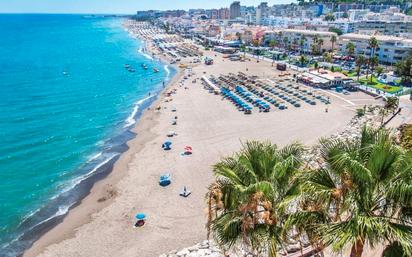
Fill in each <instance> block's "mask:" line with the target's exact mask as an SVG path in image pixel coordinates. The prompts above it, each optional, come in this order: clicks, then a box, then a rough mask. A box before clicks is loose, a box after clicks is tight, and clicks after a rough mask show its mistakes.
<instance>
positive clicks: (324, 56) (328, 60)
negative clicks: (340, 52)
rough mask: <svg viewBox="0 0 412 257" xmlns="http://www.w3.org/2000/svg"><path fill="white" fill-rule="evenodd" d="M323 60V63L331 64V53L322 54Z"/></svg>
mask: <svg viewBox="0 0 412 257" xmlns="http://www.w3.org/2000/svg"><path fill="white" fill-rule="evenodd" d="M323 59H324V60H325V62H332V61H333V56H332V54H331V53H324V54H323Z"/></svg>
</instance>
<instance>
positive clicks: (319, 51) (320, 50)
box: [318, 38, 323, 53]
mask: <svg viewBox="0 0 412 257" xmlns="http://www.w3.org/2000/svg"><path fill="white" fill-rule="evenodd" d="M322 46H323V39H322V38H319V39H318V53H322Z"/></svg>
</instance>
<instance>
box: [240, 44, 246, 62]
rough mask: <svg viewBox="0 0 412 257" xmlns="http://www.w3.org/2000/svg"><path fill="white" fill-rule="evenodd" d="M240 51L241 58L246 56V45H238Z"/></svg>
mask: <svg viewBox="0 0 412 257" xmlns="http://www.w3.org/2000/svg"><path fill="white" fill-rule="evenodd" d="M240 51H242V52H243V59H245V58H246V46H245V45H244V44H242V45H240Z"/></svg>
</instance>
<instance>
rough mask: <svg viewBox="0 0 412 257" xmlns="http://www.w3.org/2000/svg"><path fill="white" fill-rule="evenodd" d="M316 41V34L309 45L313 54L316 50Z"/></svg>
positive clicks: (317, 38) (317, 39)
mask: <svg viewBox="0 0 412 257" xmlns="http://www.w3.org/2000/svg"><path fill="white" fill-rule="evenodd" d="M318 41H319V37H318V35H315V36H314V37H313V39H312V44H311V45H310V48H311V50H312V54H313V55H315V54H316V53H317V51H318Z"/></svg>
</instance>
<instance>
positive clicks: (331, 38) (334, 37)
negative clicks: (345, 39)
mask: <svg viewBox="0 0 412 257" xmlns="http://www.w3.org/2000/svg"><path fill="white" fill-rule="evenodd" d="M337 40H338V39H337V37H336V36H335V35H332V36H331V37H330V42H331V43H332V52H333V51H334V50H335V49H334V47H335V43H336V41H337Z"/></svg>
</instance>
